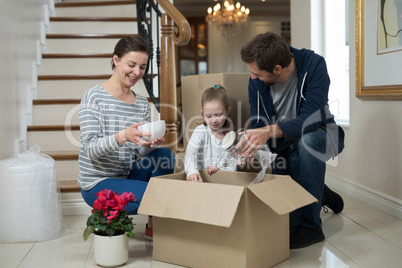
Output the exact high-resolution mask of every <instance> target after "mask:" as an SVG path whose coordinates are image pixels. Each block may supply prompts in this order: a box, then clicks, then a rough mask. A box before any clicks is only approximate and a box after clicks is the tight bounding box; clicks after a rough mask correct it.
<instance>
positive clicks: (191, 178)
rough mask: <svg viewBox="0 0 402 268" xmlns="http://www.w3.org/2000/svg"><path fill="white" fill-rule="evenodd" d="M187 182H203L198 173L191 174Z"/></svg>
mask: <svg viewBox="0 0 402 268" xmlns="http://www.w3.org/2000/svg"><path fill="white" fill-rule="evenodd" d="M186 180H187V181H195V182H197V181H198V182H202V178H201V175H200V174H197V173H194V174H191V175H190V176H188V177H187V178H186Z"/></svg>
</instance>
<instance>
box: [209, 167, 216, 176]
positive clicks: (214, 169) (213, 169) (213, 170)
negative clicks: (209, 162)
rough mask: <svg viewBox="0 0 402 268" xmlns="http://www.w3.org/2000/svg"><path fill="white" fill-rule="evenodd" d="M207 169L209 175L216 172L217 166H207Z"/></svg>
mask: <svg viewBox="0 0 402 268" xmlns="http://www.w3.org/2000/svg"><path fill="white" fill-rule="evenodd" d="M207 170H208V174H209V176H211V175H213V174H215V173H216V172H218V170H219V168H218V167H215V166H213V167H207Z"/></svg>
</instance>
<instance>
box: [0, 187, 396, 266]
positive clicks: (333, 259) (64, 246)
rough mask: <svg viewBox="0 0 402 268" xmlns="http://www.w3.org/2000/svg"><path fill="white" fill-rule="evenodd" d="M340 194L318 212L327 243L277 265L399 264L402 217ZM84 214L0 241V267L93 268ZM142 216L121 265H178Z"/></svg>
mask: <svg viewBox="0 0 402 268" xmlns="http://www.w3.org/2000/svg"><path fill="white" fill-rule="evenodd" d="M341 194H342V193H341ZM342 196H343V197H344V200H345V209H344V211H343V212H342V213H341V214H339V215H334V214H332V212H329V213H327V214H325V213H323V214H322V218H323V222H324V224H323V228H324V233H325V235H326V240H325V242H322V243H318V244H315V245H313V246H310V247H308V248H304V249H298V250H291V251H290V259H288V260H286V261H284V262H282V263H280V264H278V265H277V266H276V267H280V268H283V267H298V268H299V267H309V268H310V267H334V268H343V267H364V268H367V267H369V268H370V267H373V268H374V267H375V268H377V267H382V268H383V267H392V268H393V267H402V221H401V220H399V219H396V218H394V217H392V216H389V215H388V214H385V213H383V212H381V211H379V210H377V209H375V208H373V207H370V206H369V205H367V204H365V203H363V202H361V201H359V200H356V199H354V198H353V197H351V196H348V195H346V194H342ZM86 218H87V217H86V216H68V217H64V220H63V222H64V224H65V226H66V228H65V229H64V234H63V235H62V236H61V237H60V238H58V239H55V240H52V241H47V242H38V243H16V244H0V267H4V268H12V267H21V268H23V267H30V268H33V267H38V268H39V267H40V268H46V267H57V268H59V267H74V268H78V267H97V266H96V265H95V263H94V259H93V256H94V254H93V249H92V239H93V236H91V238H90V239H89V240H88V241H83V240H82V231H83V229H84V226H85V221H86ZM146 220H147V217H144V216H135V218H134V221H135V222H136V224H137V225H136V226H135V238H134V239H130V242H129V243H130V256H129V261H128V263H127V264H126V265H125V266H123V267H138V268H148V267H160V268H162V267H165V268H166V267H178V266H175V265H171V264H167V263H162V262H157V261H153V260H152V243H151V242H149V241H146V240H144V236H143V230H144V227H145V221H146ZM211 268H215V267H211Z"/></svg>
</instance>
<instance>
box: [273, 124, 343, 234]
mask: <svg viewBox="0 0 402 268" xmlns="http://www.w3.org/2000/svg"><path fill="white" fill-rule="evenodd" d="M339 143H340V144H341V145H339V147H340V148H343V138H342V140H339ZM330 151H331V150H330V148H329V143H327V132H326V131H325V130H324V129H321V128H319V129H317V130H316V131H315V132H309V133H306V134H304V135H303V136H302V138H301V139H300V140H298V141H297V142H295V143H293V144H291V145H290V146H289V147H288V148H287V149H286V150H284V151H283V152H278V156H277V158H276V161H275V163H274V165H273V173H274V174H280V175H289V176H291V177H292V179H293V180H294V181H296V182H297V183H299V184H300V185H301V186H302V187H303V188H304V189H306V190H307V191H308V192H309V193H310V194H311V195H313V196H314V197H315V198H317V200H318V203H313V204H310V205H307V206H304V207H302V208H299V209H297V210H295V211H293V212H291V213H290V215H289V221H290V229H293V228H295V227H296V226H297V225H303V226H307V227H313V228H321V226H322V222H321V218H320V212H321V208H322V198H323V192H324V178H325V171H326V164H325V162H326V161H327V160H328V159H329V158H330ZM283 160H285V161H283ZM279 161H282V162H281V163H284V164H282V165H279V164H277V163H279Z"/></svg>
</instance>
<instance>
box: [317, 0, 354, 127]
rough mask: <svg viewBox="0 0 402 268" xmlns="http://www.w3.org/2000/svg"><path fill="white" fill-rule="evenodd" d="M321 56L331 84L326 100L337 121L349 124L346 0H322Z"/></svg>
mask: <svg viewBox="0 0 402 268" xmlns="http://www.w3.org/2000/svg"><path fill="white" fill-rule="evenodd" d="M322 3H323V11H324V12H323V13H324V14H323V15H324V16H323V17H322V20H323V25H324V26H323V27H322V31H323V33H322V36H323V54H324V55H323V56H324V57H325V60H326V62H327V67H328V72H329V76H330V78H331V86H330V90H329V104H330V109H331V112H332V113H333V114H334V116H335V120H336V121H337V123H339V124H341V125H343V126H348V125H349V23H348V21H349V8H348V7H349V0H329V1H328V0H327V1H323V2H322Z"/></svg>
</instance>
